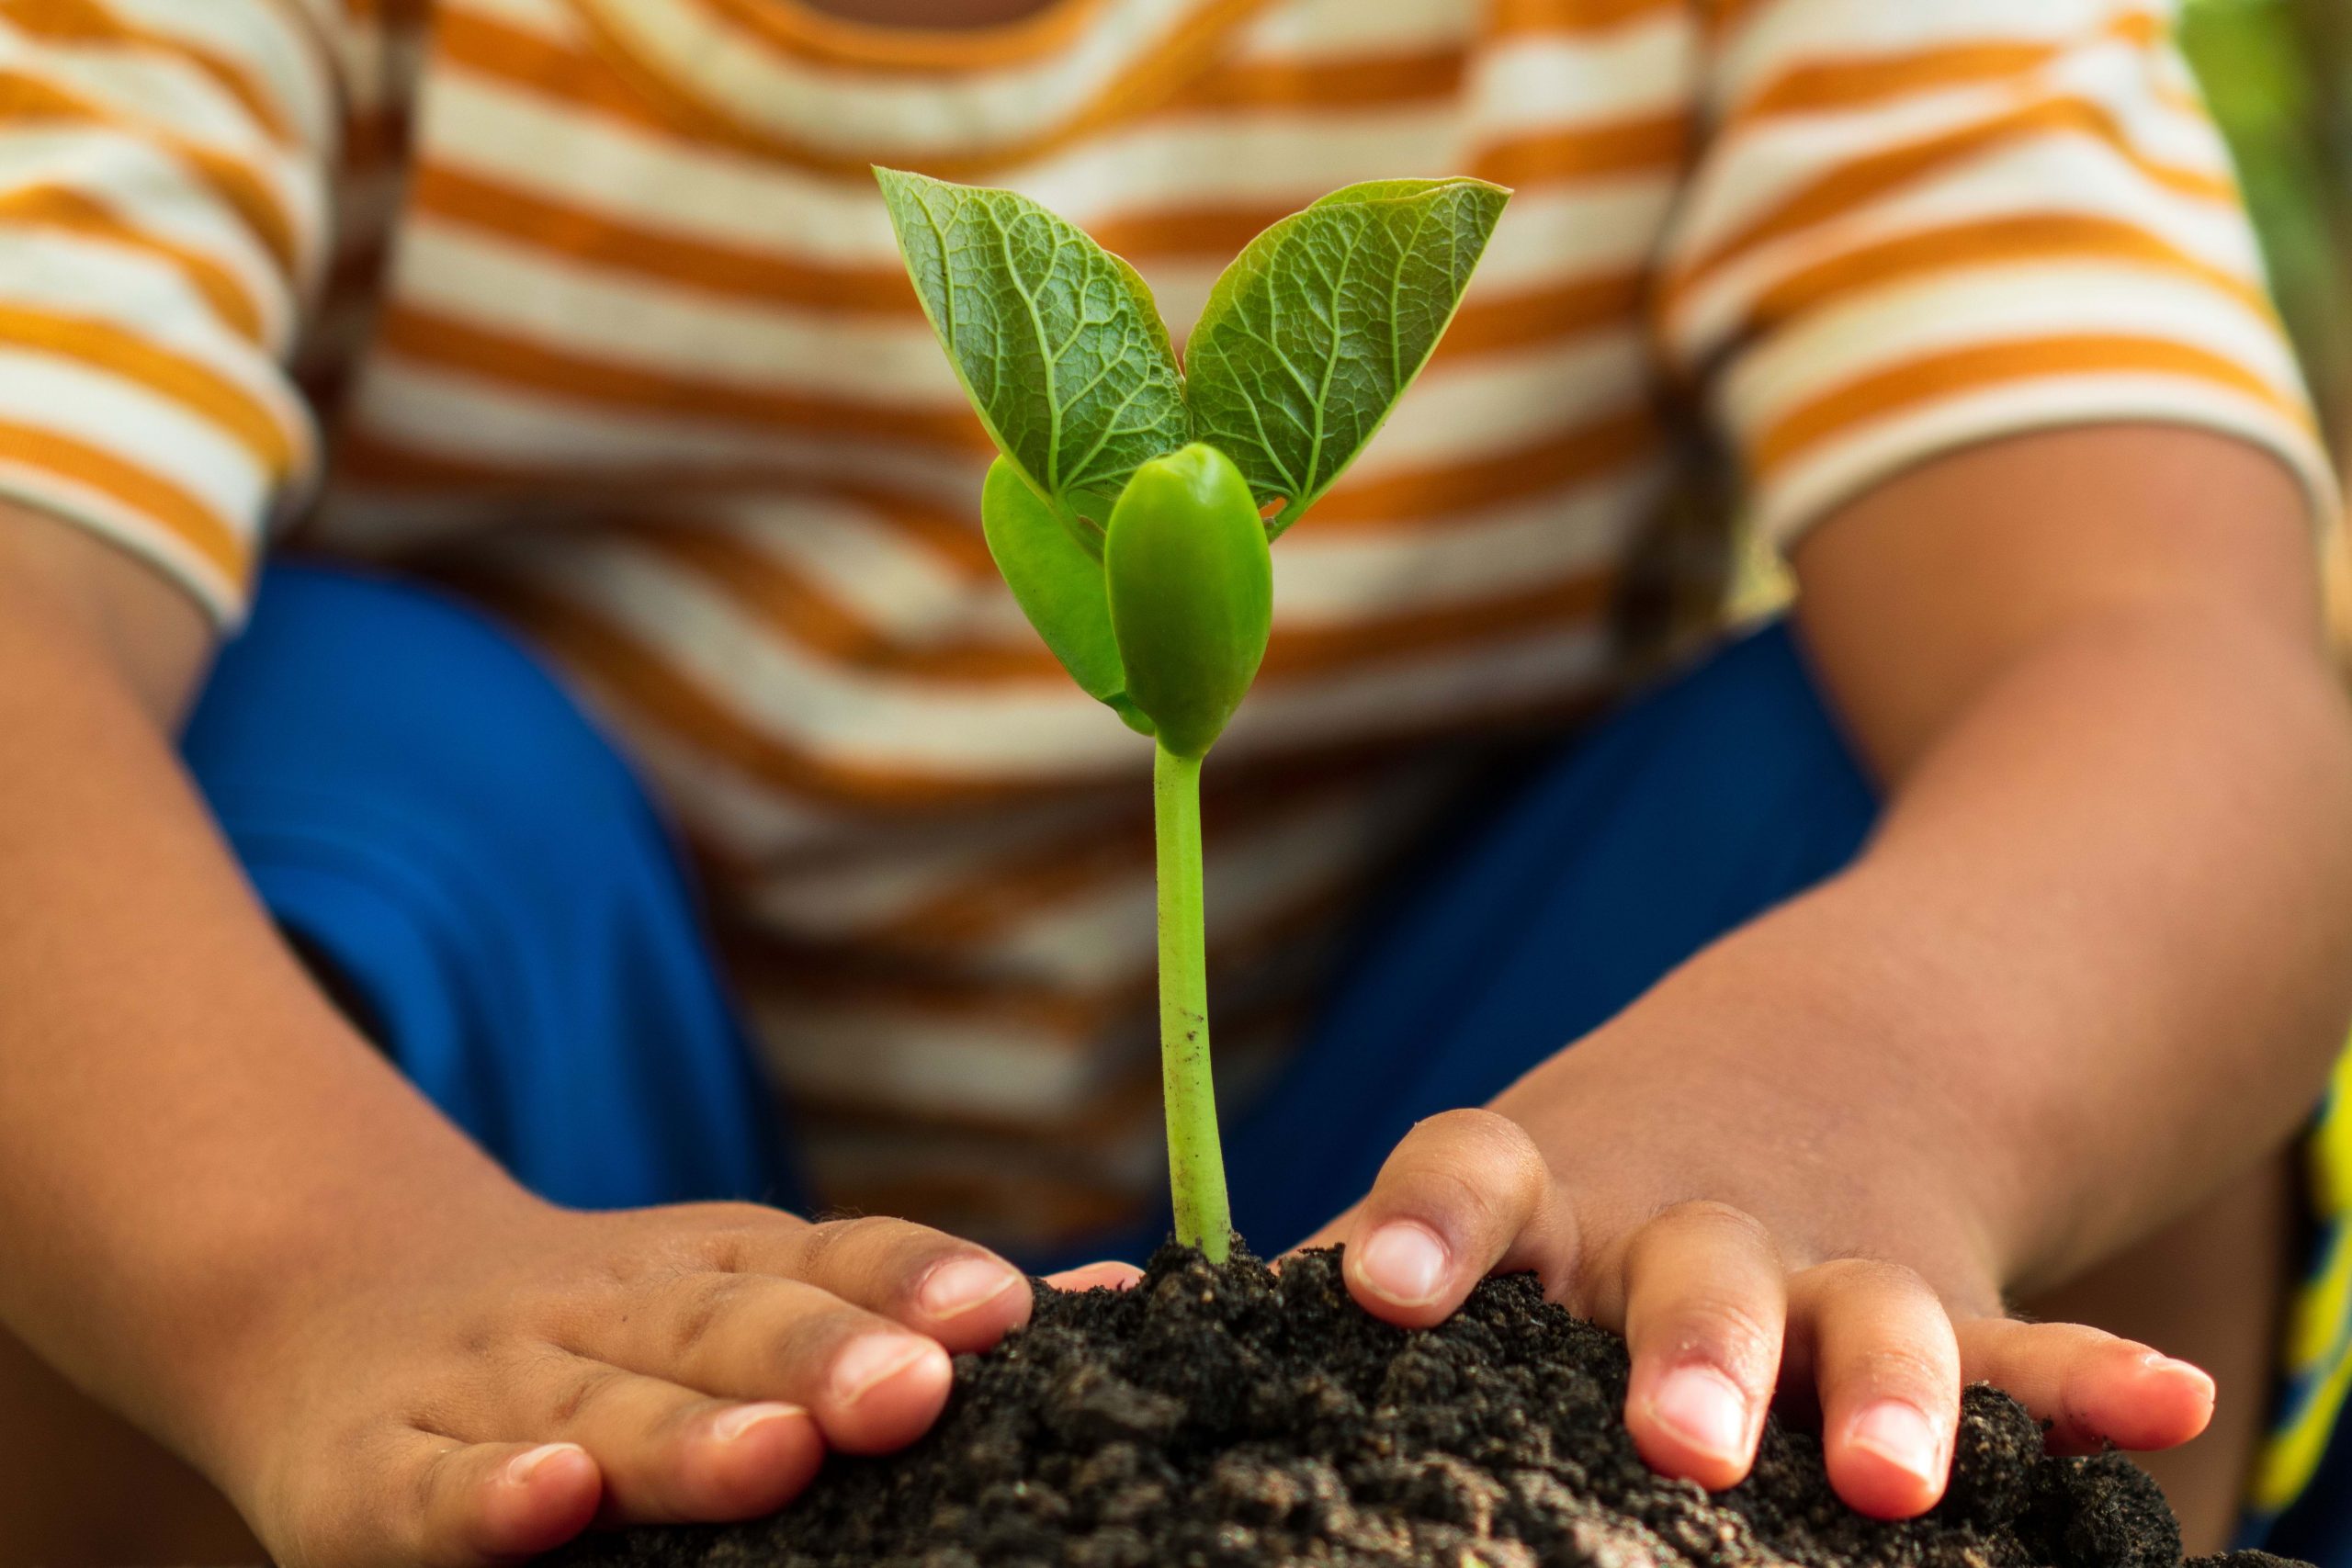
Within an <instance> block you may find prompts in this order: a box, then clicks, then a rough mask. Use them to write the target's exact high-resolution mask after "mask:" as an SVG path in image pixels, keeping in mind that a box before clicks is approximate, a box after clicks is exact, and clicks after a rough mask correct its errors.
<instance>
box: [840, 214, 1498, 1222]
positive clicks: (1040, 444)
mask: <svg viewBox="0 0 2352 1568" xmlns="http://www.w3.org/2000/svg"><path fill="white" fill-rule="evenodd" d="M875 177H876V179H877V180H878V181H880V183H881V186H882V195H883V199H884V200H885V202H886V203H887V204H888V207H889V210H890V221H891V223H892V225H893V227H894V228H895V229H896V230H897V232H898V237H899V253H900V254H901V255H903V256H904V258H905V260H906V264H907V271H908V273H909V274H910V276H912V277H913V279H914V284H915V291H916V293H917V294H918V295H919V296H920V297H921V298H922V307H923V311H924V313H925V314H926V315H927V316H928V317H929V318H930V320H931V324H932V326H933V330H935V331H936V332H937V333H938V334H939V341H940V343H941V344H942V346H944V348H945V349H946V351H947V357H948V359H949V360H950V362H952V363H953V364H954V366H955V367H956V376H957V377H958V378H959V379H961V381H962V382H963V385H964V390H965V392H966V393H967V395H969V397H970V398H971V401H972V407H973V408H974V410H976V411H977V412H978V414H979V416H980V422H981V423H982V424H983V425H985V426H986V427H987V429H988V433H989V436H990V438H991V439H993V440H994V441H995V443H996V446H997V449H998V453H999V456H998V457H997V459H996V461H995V462H994V463H993V464H992V465H991V466H990V467H989V472H988V478H987V479H986V481H985V483H984V484H983V486H982V489H981V494H980V518H981V525H982V527H983V529H984V530H985V532H986V534H987V536H988V543H989V553H990V554H991V555H992V556H994V557H995V558H996V563H997V569H998V570H1000V571H1001V572H1002V573H1003V574H1004V580H1005V582H1006V583H1007V585H1009V586H1010V587H1011V588H1012V596H1013V598H1014V599H1015V600H1016V601H1018V602H1019V604H1020V605H1021V608H1022V611H1023V614H1025V615H1027V616H1028V617H1029V622H1030V624H1031V625H1032V626H1035V627H1036V629H1037V634H1038V636H1040V637H1043V638H1044V639H1045V643H1046V647H1047V648H1048V649H1051V650H1052V651H1053V654H1054V657H1055V658H1056V659H1057V660H1060V661H1061V664H1062V667H1063V668H1064V669H1065V670H1067V671H1069V674H1070V678H1071V679H1072V680H1074V681H1076V682H1078V684H1079V686H1080V688H1081V689H1082V690H1084V691H1085V692H1086V693H1087V694H1088V695H1090V696H1091V697H1094V698H1095V699H1096V700H1098V701H1100V702H1102V703H1103V704H1105V705H1108V706H1109V707H1110V708H1111V709H1112V710H1113V711H1114V712H1115V713H1116V714H1117V715H1118V716H1119V717H1120V718H1121V719H1123V720H1124V721H1125V723H1126V724H1127V726H1128V728H1132V729H1135V730H1136V731H1137V732H1139V733H1141V734H1144V735H1148V736H1150V737H1151V738H1152V742H1153V765H1152V803H1153V813H1152V817H1153V824H1154V828H1155V839H1156V844H1157V849H1158V874H1159V1023H1160V1055H1161V1071H1162V1081H1163V1092H1164V1096H1165V1099H1166V1103H1167V1112H1168V1160H1169V1184H1170V1190H1171V1191H1172V1193H1173V1195H1174V1198H1175V1209H1176V1235H1177V1239H1178V1240H1179V1241H1182V1242H1184V1243H1186V1244H1187V1245H1190V1246H1193V1247H1200V1248H1201V1249H1202V1250H1203V1251H1204V1252H1205V1253H1206V1254H1207V1255H1208V1256H1209V1257H1210V1258H1212V1259H1215V1260H1217V1261H1222V1260H1223V1259H1224V1258H1226V1257H1227V1253H1228V1250H1229V1245H1230V1242H1231V1237H1232V1231H1233V1225H1232V1219H1231V1212H1230V1209H1229V1207H1228V1205H1227V1200H1226V1191H1225V1164H1224V1157H1223V1155H1222V1154H1221V1153H1220V1150H1219V1146H1218V1140H1217V1123H1216V1090H1215V1087H1214V1084H1213V1082H1212V1080H1211V1077H1210V1072H1209V1037H1208V984H1207V976H1206V956H1205V953H1204V940H1203V908H1202V885H1201V815H1200V811H1201V807H1200V777H1201V763H1202V760H1203V759H1204V757H1205V756H1206V755H1207V754H1208V750H1209V748H1210V747H1211V746H1212V745H1214V744H1216V739H1217V737H1218V736H1219V735H1220V734H1222V733H1223V732H1224V729H1225V727H1226V724H1227V721H1228V720H1229V719H1231V717H1232V716H1233V712H1234V709H1235V708H1237V707H1238V706H1239V705H1240V703H1241V699H1242V697H1243V696H1244V695H1246V694H1248V692H1249V690H1250V682H1251V681H1252V680H1253V679H1254V678H1255V677H1256V675H1257V673H1258V665H1259V662H1260V660H1261V659H1262V658H1263V657H1264V655H1265V651H1266V638H1267V634H1268V631H1269V629H1270V627H1271V625H1272V615H1273V558H1272V554H1271V553H1270V551H1269V549H1268V546H1269V544H1270V543H1271V542H1272V540H1273V539H1275V538H1278V537H1280V536H1281V535H1282V534H1283V531H1284V530H1286V529H1288V528H1289V527H1291V526H1292V525H1294V524H1295V523H1296V522H1297V521H1298V520H1299V518H1300V517H1301V516H1302V515H1303V514H1305V513H1306V510H1307V508H1308V507H1310V506H1312V505H1313V504H1314V503H1315V502H1316V500H1317V498H1318V497H1320V496H1321V495H1322V494H1323V493H1324V492H1325V491H1328V490H1329V489H1330V487H1331V484H1332V481H1333V480H1335V479H1338V478H1339V477H1340V472H1341V470H1343V469H1344V468H1346V467H1347V466H1348V464H1349V463H1350V462H1351V461H1352V460H1353V459H1354V458H1355V457H1356V455H1357V454H1358V453H1360V452H1361V451H1363V446H1364V444H1365V443H1366V442H1368V441H1370V440H1371V439H1372V437H1373V434H1374V433H1375V432H1376V431H1378V430H1379V428H1380V425H1381V423H1382V422H1383V421H1384V420H1385V419H1386V418H1387V417H1388V413H1389V411H1390V410H1391V409H1393V408H1394V407H1395V406H1396V403H1397V398H1398V397H1399V396H1400V395H1402V393H1403V392H1404V390H1405V389H1406V388H1407V387H1408V386H1409V385H1410V384H1411V382H1412V380H1413V378H1414V377H1415V376H1417V375H1419V373H1420V369H1421V367H1422V366H1423V365H1424V364H1426V363H1427V362H1428V360H1429V356H1430V351H1431V350H1433V349H1434V348H1436V346H1437V342H1438V339H1439V337H1440V336H1441V335H1442V334H1443V333H1444V331H1445V327H1446V323H1447V322H1448V321H1451V320H1452V319H1453V312H1454V310H1455V309H1456V307H1457V306H1459V305H1460V303H1461V300H1462V291H1463V289H1464V287H1465V286H1467V284H1468V283H1469V281H1470V273H1471V269H1472V268H1473V267H1475V266H1476V265H1477V261H1478V257H1479V255H1480V254H1481V253H1483V252H1484V250H1485V249H1486V244H1487V237H1488V236H1489V235H1490V234H1491V233H1492V232H1493V231H1494V226H1495V221H1496V220H1497V219H1498V218H1499V217H1500V216H1501V214H1502V208H1503V202H1504V201H1505V199H1506V198H1507V197H1508V195H1509V193H1508V192H1507V191H1505V190H1504V189H1503V188H1502V187H1500V186H1493V185H1488V184H1487V183H1486V182H1484V181H1481V180H1471V179H1445V180H1378V181H1373V182H1370V183H1367V184H1363V185H1355V186H1348V187H1346V188H1345V189H1343V190H1338V191H1334V192H1332V193H1331V194H1330V195H1329V196H1327V197H1324V198H1323V199H1322V200H1320V201H1317V202H1316V203H1315V204H1314V205H1313V206H1312V207H1309V208H1307V209H1305V210H1304V211H1301V212H1296V213H1294V214H1292V215H1291V216H1290V217H1288V218H1285V219H1283V220H1282V221H1281V222H1279V223H1276V224H1275V225H1273V227H1272V228H1270V229H1268V230H1267V231H1265V232H1264V233H1262V234H1260V235H1259V236H1258V237H1257V238H1256V239H1255V240H1252V241H1251V242H1250V243H1249V245H1248V246H1246V247H1245V248H1244V249H1243V250H1242V252H1241V254H1240V255H1239V256H1238V257H1236V258H1235V260H1234V262H1233V265H1230V266H1228V267H1227V269H1226V270H1225V273H1224V275H1223V276H1220V277H1219V278H1218V279H1217V281H1216V288H1214V289H1213V290H1211V292H1210V295H1209V300H1208V304H1207V306H1206V307H1205V308H1204V310H1203V311H1202V314H1201V320H1200V323H1199V324H1198V325H1197V326H1196V327H1194V328H1193V333H1192V336H1191V338H1190V340H1189V341H1188V343H1187V344H1186V349H1185V355H1184V359H1183V362H1182V364H1181V365H1180V364H1179V362H1178V360H1177V356H1176V352H1175V349H1174V346H1173V344H1171V342H1170V338H1169V334H1168V328H1167V326H1166V324H1165V323H1164V322H1162V321H1161V320H1160V317H1159V309H1158V307H1157V306H1156V305H1155V304H1154V303H1153V301H1152V298H1151V291H1150V290H1149V289H1148V288H1146V287H1145V285H1144V282H1143V279H1142V278H1141V277H1139V276H1136V271H1135V269H1134V268H1133V267H1131V266H1129V265H1127V264H1126V263H1125V261H1123V260H1121V259H1120V258H1119V257H1117V256H1114V255H1113V254H1111V253H1109V252H1108V251H1105V250H1104V249H1103V248H1102V247H1101V246H1100V245H1098V244H1096V243H1094V242H1093V241H1092V240H1091V239H1090V238H1088V237H1087V235H1086V234H1085V233H1083V232H1082V231H1080V230H1079V229H1078V228H1077V227H1075V226H1074V225H1072V224H1070V223H1068V222H1066V221H1064V220H1062V219H1060V218H1057V217H1056V216H1055V215H1054V214H1053V213H1051V212H1049V211H1047V210H1046V209H1045V208H1043V207H1041V206H1039V205H1038V204H1037V203H1035V202H1034V201H1031V200H1030V199H1028V198H1027V197H1023V196H1020V195H1017V194H1015V193H1013V192H1012V191H1006V190H988V189H981V188H978V187H974V186H958V185H951V184H948V183H947V182H945V181H942V180H934V179H931V178H928V177H926V176H924V175H914V174H907V173H904V172H901V171H899V170H895V169H876V171H875Z"/></svg>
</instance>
